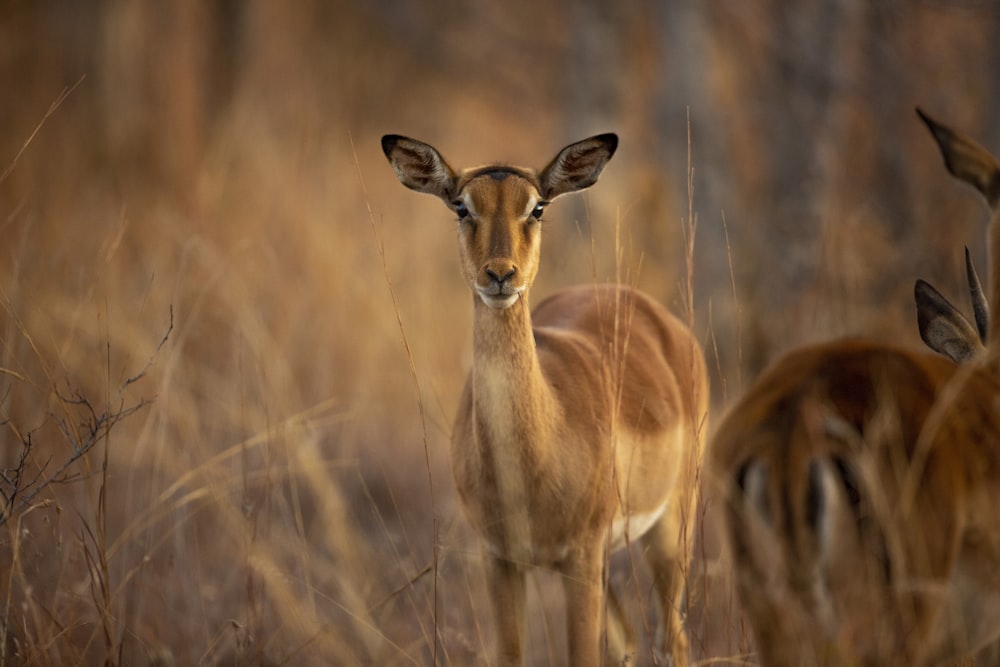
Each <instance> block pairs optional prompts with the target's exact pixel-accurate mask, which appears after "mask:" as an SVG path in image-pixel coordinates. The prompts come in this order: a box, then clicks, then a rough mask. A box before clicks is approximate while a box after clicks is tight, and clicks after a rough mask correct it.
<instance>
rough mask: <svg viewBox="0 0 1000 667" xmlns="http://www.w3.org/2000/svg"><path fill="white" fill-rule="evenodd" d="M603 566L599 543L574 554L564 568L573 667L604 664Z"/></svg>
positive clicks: (602, 552)
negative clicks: (602, 631) (602, 632)
mask: <svg viewBox="0 0 1000 667" xmlns="http://www.w3.org/2000/svg"><path fill="white" fill-rule="evenodd" d="M603 566H604V549H603V544H602V543H600V542H599V543H598V544H597V545H594V546H592V547H589V548H588V547H584V548H583V549H581V550H580V551H579V552H577V553H576V554H574V555H573V556H572V557H571V559H570V560H569V562H568V563H567V564H566V566H565V567H564V568H563V590H564V591H565V595H566V614H567V619H568V632H569V664H571V665H579V666H580V667H589V666H591V665H593V666H594V667H598V665H600V664H601V663H602V656H603V648H602V642H601V625H602V623H601V621H602V619H603V618H604V580H603V577H602V576H601V573H602V571H603Z"/></svg>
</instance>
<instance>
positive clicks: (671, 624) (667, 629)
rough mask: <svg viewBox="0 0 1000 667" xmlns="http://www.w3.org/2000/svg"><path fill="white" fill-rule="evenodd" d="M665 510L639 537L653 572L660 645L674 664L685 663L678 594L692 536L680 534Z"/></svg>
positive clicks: (678, 666)
mask: <svg viewBox="0 0 1000 667" xmlns="http://www.w3.org/2000/svg"><path fill="white" fill-rule="evenodd" d="M674 514H675V513H670V512H668V513H667V514H664V516H663V517H662V518H661V519H660V520H659V521H657V522H656V524H655V525H654V526H653V527H652V528H651V529H650V530H649V532H647V533H646V534H645V535H643V537H642V543H643V546H645V552H646V560H647V562H648V563H649V568H650V571H651V572H652V575H653V587H654V589H655V591H656V597H657V599H658V600H659V603H660V616H661V619H662V620H661V633H662V636H661V637H659V645H660V648H661V650H662V651H663V654H664V655H665V656H669V657H670V659H671V662H670V663H668V664H672V665H673V667H686V665H687V664H688V644H687V634H686V633H685V632H684V621H683V617H682V616H681V611H680V606H681V596H682V595H683V593H684V575H685V571H686V568H687V558H686V554H687V553H688V552H689V551H690V549H689V548H688V547H687V543H688V541H689V540H691V539H693V536H687V537H686V536H684V535H681V533H680V531H681V527H680V526H681V525H682V524H681V522H680V521H679V519H678V518H677V517H676V516H674Z"/></svg>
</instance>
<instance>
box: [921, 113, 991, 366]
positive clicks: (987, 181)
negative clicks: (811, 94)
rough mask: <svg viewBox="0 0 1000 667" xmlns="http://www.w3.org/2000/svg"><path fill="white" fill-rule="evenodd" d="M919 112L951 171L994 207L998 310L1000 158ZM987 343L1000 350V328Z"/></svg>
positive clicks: (989, 350) (988, 241)
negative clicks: (999, 159)
mask: <svg viewBox="0 0 1000 667" xmlns="http://www.w3.org/2000/svg"><path fill="white" fill-rule="evenodd" d="M917 115H919V116H920V119H921V120H922V121H923V122H924V124H925V125H926V126H927V129H928V130H930V132H931V135H932V136H933V137H934V141H935V142H936V143H937V146H938V149H939V150H940V151H941V157H942V158H944V164H945V167H946V168H947V169H948V172H949V173H950V174H951V175H952V176H954V177H955V178H957V179H959V180H961V181H964V182H966V183H968V184H969V185H971V186H972V187H974V188H975V189H976V190H978V191H979V193H980V194H981V195H982V196H983V197H984V198H985V199H986V203H987V205H988V206H989V207H990V211H991V212H992V217H991V220H990V224H989V228H988V230H987V253H988V259H989V263H990V266H989V280H988V285H989V294H988V299H989V300H990V309H991V310H996V308H998V307H1000V161H998V160H997V159H996V157H994V156H993V155H992V154H991V153H990V152H989V151H988V150H986V149H985V148H983V147H982V146H980V145H979V144H978V143H976V142H975V141H974V140H973V139H972V138H971V137H969V136H968V135H966V134H963V133H961V132H959V131H957V130H954V129H952V128H950V127H948V126H947V125H944V124H943V123H939V122H938V121H936V120H934V119H933V118H931V117H930V116H928V115H927V114H926V113H924V112H923V111H922V110H920V109H917ZM986 347H987V349H988V352H989V354H990V355H993V356H994V357H996V356H997V355H998V354H1000V328H998V327H994V328H993V330H991V331H989V334H988V336H987V345H986Z"/></svg>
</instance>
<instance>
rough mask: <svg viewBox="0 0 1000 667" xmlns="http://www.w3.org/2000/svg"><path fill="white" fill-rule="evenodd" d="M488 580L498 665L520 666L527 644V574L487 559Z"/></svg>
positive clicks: (495, 559)
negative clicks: (525, 632) (525, 597)
mask: <svg viewBox="0 0 1000 667" xmlns="http://www.w3.org/2000/svg"><path fill="white" fill-rule="evenodd" d="M487 560H488V563H487V572H486V579H487V582H488V585H489V589H490V599H491V600H492V603H493V623H494V625H495V627H496V639H497V644H496V648H495V650H496V655H497V664H499V665H521V664H522V662H523V657H522V654H521V650H522V649H521V647H522V646H523V644H524V641H523V640H524V596H525V575H524V570H522V569H521V568H519V567H518V566H517V565H516V564H514V563H511V562H510V561H507V560H503V559H501V558H495V557H490V558H488V559H487Z"/></svg>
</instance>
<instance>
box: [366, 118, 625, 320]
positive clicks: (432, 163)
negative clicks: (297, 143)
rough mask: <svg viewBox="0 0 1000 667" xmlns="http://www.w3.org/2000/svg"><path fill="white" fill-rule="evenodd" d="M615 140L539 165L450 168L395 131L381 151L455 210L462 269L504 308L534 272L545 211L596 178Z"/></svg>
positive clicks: (487, 299) (490, 301)
mask: <svg viewBox="0 0 1000 667" xmlns="http://www.w3.org/2000/svg"><path fill="white" fill-rule="evenodd" d="M617 146H618V137H617V136H616V135H614V134H601V135H598V136H595V137H591V138H589V139H584V140H583V141H579V142H577V143H574V144H570V145H569V146H567V147H566V148H564V149H562V150H561V151H560V152H559V154H558V155H556V157H555V158H554V159H553V160H552V162H550V163H549V165H548V166H547V167H545V168H544V169H542V170H541V171H535V170H533V169H528V168H524V167H510V166H500V165H491V166H486V167H477V168H473V169H464V170H461V171H455V170H454V169H452V168H451V166H449V165H448V163H447V162H446V161H445V159H444V158H443V157H441V154H440V153H438V151H437V150H436V149H435V148H434V147H432V146H430V145H428V144H425V143H423V142H420V141H417V140H415V139H409V138H407V137H402V136H399V135H396V134H387V135H385V136H384V137H382V150H383V151H384V152H385V155H386V157H387V158H388V159H389V163H390V164H391V165H392V168H393V170H394V171H395V172H396V176H398V177H399V180H400V182H402V184H403V185H405V186H406V187H408V188H411V189H413V190H416V191H418V192H426V193H428V194H432V195H436V196H437V197H439V198H440V199H441V200H442V201H444V203H445V205H447V206H448V208H450V209H451V210H452V211H454V212H455V214H456V215H457V216H458V222H459V253H460V257H461V265H462V273H463V274H464V275H465V278H466V280H467V281H468V283H469V286H470V288H471V289H472V290H473V291H474V292H475V293H476V294H478V295H479V298H480V299H482V301H483V303H485V304H486V305H487V306H490V307H491V308H497V309H503V308H509V307H510V306H512V305H514V303H515V302H516V301H517V300H518V299H519V298H520V297H521V296H522V295H523V294H524V293H525V292H527V290H528V288H530V287H531V283H532V281H533V280H534V279H535V275H536V274H537V272H538V258H539V251H540V248H541V229H540V228H541V225H540V224H539V220H540V219H541V217H542V211H543V209H544V208H545V206H547V205H548V204H549V203H550V202H552V201H553V200H554V199H555V198H556V197H558V196H560V195H564V194H567V193H569V192H576V191H577V190H583V189H584V188H587V187H590V186H591V185H593V184H594V183H595V182H597V178H598V176H600V174H601V171H602V170H603V169H604V165H606V164H607V162H608V160H610V159H611V156H612V155H614V152H615V149H616V148H617Z"/></svg>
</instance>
